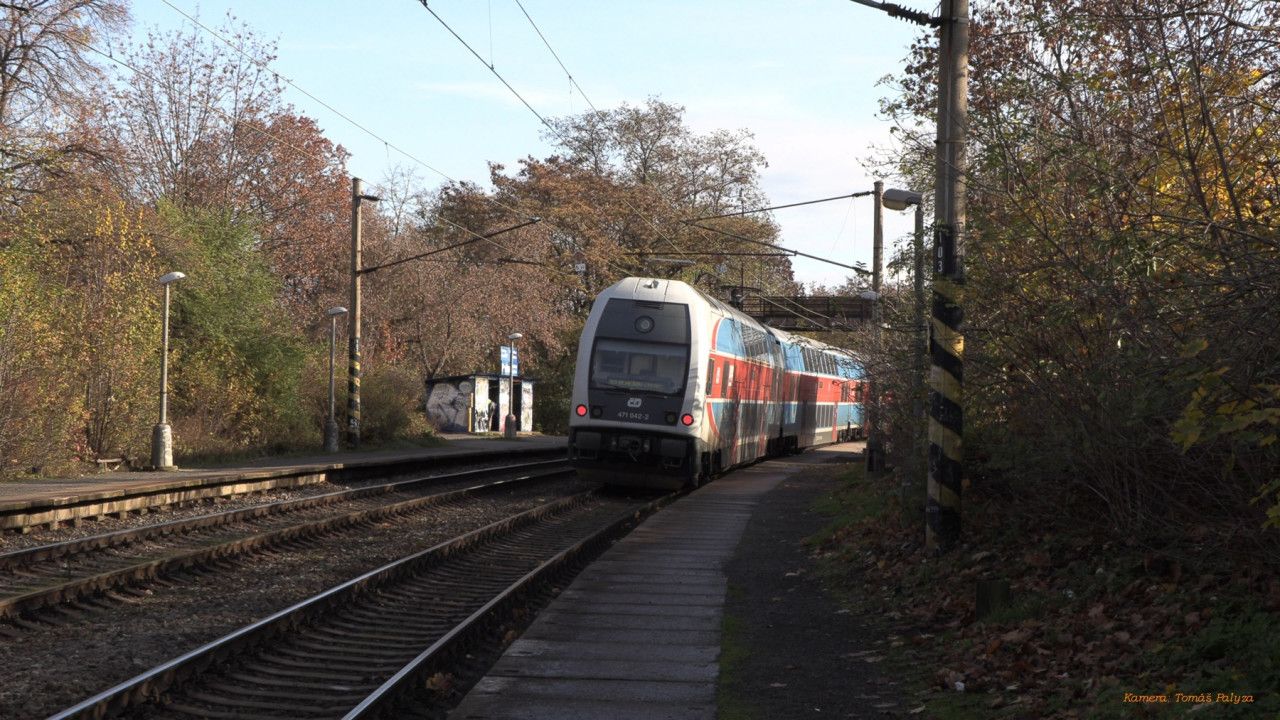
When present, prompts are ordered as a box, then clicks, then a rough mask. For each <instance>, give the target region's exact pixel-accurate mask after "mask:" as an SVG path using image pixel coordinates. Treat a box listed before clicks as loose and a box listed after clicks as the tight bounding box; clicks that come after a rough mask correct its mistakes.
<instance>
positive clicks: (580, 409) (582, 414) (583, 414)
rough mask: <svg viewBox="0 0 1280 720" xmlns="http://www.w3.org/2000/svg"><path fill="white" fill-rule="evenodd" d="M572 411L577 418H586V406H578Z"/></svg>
mask: <svg viewBox="0 0 1280 720" xmlns="http://www.w3.org/2000/svg"><path fill="white" fill-rule="evenodd" d="M573 411H574V412H576V413H578V417H586V416H587V406H586V405H579V406H578V407H576V408H574V410H573Z"/></svg>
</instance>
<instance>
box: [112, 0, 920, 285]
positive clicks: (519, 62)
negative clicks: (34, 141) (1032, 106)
mask: <svg viewBox="0 0 1280 720" xmlns="http://www.w3.org/2000/svg"><path fill="white" fill-rule="evenodd" d="M522 2H523V5H524V8H525V9H526V10H527V11H528V13H529V15H530V16H532V18H533V20H534V21H535V22H536V23H537V25H538V28H539V29H540V30H541V31H542V33H543V35H545V36H546V38H547V40H548V41H549V42H550V44H551V46H552V48H554V49H555V52H556V54H557V55H559V57H560V60H561V61H563V63H564V65H565V66H566V67H567V68H568V70H569V71H570V72H571V73H573V77H574V79H575V80H576V81H577V84H578V85H579V86H581V88H582V91H583V92H585V93H586V96H587V97H588V98H590V100H591V102H592V103H593V104H594V105H595V106H596V107H597V108H601V109H605V108H608V107H616V106H617V105H619V104H621V103H623V102H627V103H631V104H633V105H636V104H640V103H643V102H644V100H645V99H646V98H647V97H650V96H658V97H661V98H662V99H663V100H665V101H667V102H671V103H675V104H679V105H682V106H684V108H685V110H686V114H685V120H686V122H687V123H688V125H689V126H690V127H692V128H693V129H694V130H696V131H698V132H710V131H712V130H715V129H718V128H727V129H734V130H736V129H740V128H741V129H746V130H748V131H750V132H752V133H753V134H754V135H755V141H756V144H757V146H758V147H759V148H760V149H761V150H762V151H763V152H764V154H765V157H766V158H767V159H768V161H769V167H768V168H766V169H765V170H764V172H763V175H762V184H763V187H764V190H765V192H766V193H767V194H768V196H769V199H770V201H771V202H772V203H774V204H784V203H792V202H802V201H806V200H813V199H817V198H823V197H830V196H834V195H842V194H847V193H852V192H857V191H861V190H869V189H871V185H872V182H873V180H874V178H872V177H871V176H870V175H869V174H868V172H867V170H866V169H865V167H864V163H865V160H866V159H867V158H868V157H869V156H870V155H871V153H872V148H873V146H886V145H888V144H889V143H890V136H889V124H888V122H887V121H885V120H883V119H881V118H879V117H878V104H877V103H878V99H879V98H880V97H881V96H882V95H884V94H885V93H887V92H888V90H887V89H885V88H883V87H878V85H877V83H878V81H879V80H880V79H881V78H882V77H884V76H886V75H890V74H893V73H896V72H898V71H899V69H900V68H901V67H902V60H903V58H904V57H905V56H906V54H907V49H908V47H909V45H910V43H911V41H912V39H913V38H914V37H915V36H916V35H917V33H918V32H919V30H920V29H919V28H917V27H916V26H913V25H909V24H907V23H905V22H903V21H901V20H895V19H893V18H890V17H888V16H887V15H885V14H884V13H881V12H878V11H876V10H874V9H871V8H867V7H864V6H861V5H857V4H855V3H851V2H848V1H847V0H775V1H773V2H764V1H763V0H736V1H733V2H730V1H729V0H697V1H687V2H676V1H674V0H633V1H632V2H619V1H618V0H596V1H595V2H588V1H586V0H522ZM901 4H904V5H907V6H908V7H912V8H913V9H917V10H921V11H933V10H936V8H933V7H930V6H929V5H927V4H925V3H923V2H920V3H913V2H911V1H910V0H904V2H902V3H901ZM170 5H172V6H174V7H176V8H179V9H181V10H182V11H183V12H186V13H187V14H190V15H194V16H197V17H198V18H199V19H200V20H201V21H202V22H203V23H204V24H206V25H209V26H210V27H215V28H216V27H218V26H219V25H221V23H222V19H223V17H224V16H225V15H226V13H227V12H231V13H232V14H233V15H235V16H236V17H237V18H238V19H239V20H241V21H243V22H244V23H245V24H247V25H248V26H249V28H250V29H252V30H253V31H254V32H255V33H256V34H257V35H258V36H259V37H260V38H262V39H267V40H275V41H277V42H278V44H279V52H278V54H279V58H278V60H277V61H276V63H275V69H276V70H277V71H278V72H279V73H280V74H281V75H282V76H284V77H287V78H289V79H290V80H292V81H293V82H294V83H295V84H296V85H298V86H299V87H301V88H303V89H305V90H306V91H307V92H309V93H311V94H312V95H314V96H316V97H317V98H319V99H321V100H323V101H324V102H325V103H328V104H329V105H331V106H333V107H334V108H336V109H338V110H340V111H341V112H342V113H343V114H345V115H347V116H348V117H350V118H352V119H353V120H355V121H357V122H358V123H360V124H361V125H363V126H364V127H365V128H368V129H369V130H371V131H373V133H375V134H376V135H377V136H378V137H379V138H381V140H380V139H378V138H375V137H372V136H370V135H369V134H367V133H365V132H364V131H362V130H360V129H358V128H356V127H354V126H353V125H351V124H350V123H348V122H347V121H346V120H343V119H342V118H340V117H338V116H336V115H335V114H333V113H332V112H330V111H329V110H327V109H325V108H324V107H323V106H322V105H320V104H318V103H316V102H315V101H314V100H311V99H310V98H308V97H306V96H305V95H303V94H300V93H298V92H297V91H295V90H293V89H289V90H287V91H286V97H287V99H288V101H289V102H291V103H292V104H293V105H294V106H295V107H296V108H298V109H299V110H301V111H302V112H304V113H305V114H307V115H310V116H311V117H314V118H316V119H317V120H318V121H319V122H320V125H321V127H323V128H324V131H325V134H326V135H327V136H328V137H329V138H330V139H332V140H334V141H335V142H337V143H340V144H341V145H343V146H344V147H346V148H347V149H348V150H349V151H350V152H352V154H353V156H352V158H351V161H350V169H351V171H352V172H353V173H354V174H356V175H358V176H359V177H362V178H364V179H365V180H366V181H368V182H373V183H376V182H377V181H378V180H379V179H381V178H382V177H383V176H384V175H385V174H386V173H387V171H388V170H389V169H390V168H391V167H394V166H396V165H401V166H404V167H407V168H410V169H413V170H414V171H415V172H416V173H417V174H418V176H419V178H420V180H421V181H422V182H423V184H424V185H428V186H435V185H437V184H439V183H440V182H442V181H443V180H444V177H443V176H442V175H440V174H437V172H435V171H439V172H441V173H444V175H447V176H448V177H450V178H453V179H456V180H472V181H476V182H480V183H482V184H487V183H486V181H487V178H488V170H487V163H488V162H490V161H494V162H499V163H503V164H505V165H507V166H508V167H513V166H514V165H515V164H516V161H517V160H519V159H520V158H522V157H524V156H526V155H533V156H535V157H544V156H546V155H548V154H549V153H550V145H549V144H548V143H547V142H546V141H545V140H544V139H543V138H542V131H543V127H542V125H541V124H540V123H539V121H538V119H537V118H536V117H535V116H534V115H533V113H531V112H530V111H529V110H528V109H526V108H525V107H524V106H523V105H521V104H520V101H519V100H518V99H517V98H516V97H515V96H514V95H512V94H511V93H510V91H508V90H507V88H505V87H504V86H503V85H502V83H501V82H500V81H499V80H498V79H497V78H496V77H494V76H493V74H492V73H490V72H489V70H488V68H486V67H485V66H484V65H482V64H481V63H480V62H479V61H478V60H476V58H475V57H474V56H473V55H472V54H471V53H470V52H469V51H468V50H467V49H466V48H465V47H464V46H463V45H462V44H461V43H459V42H458V40H456V39H455V38H454V37H453V36H452V35H451V34H450V33H449V32H448V30H446V29H445V28H444V27H443V26H442V25H441V24H440V23H439V22H438V21H437V20H436V19H435V18H433V17H432V16H431V14H430V13H429V12H427V10H426V9H425V8H424V7H423V6H422V4H421V3H420V2H418V0H374V1H368V0H366V1H365V2H351V1H350V0H347V2H337V1H335V0H306V2H300V1H294V2H284V1H283V0H201V1H200V2H197V0H168V2H167V3H166V2H165V1H164V0H134V2H133V8H132V12H133V16H134V23H135V26H134V32H135V34H136V35H137V36H138V37H141V36H142V34H143V33H144V32H145V31H146V30H147V29H149V28H156V27H158V28H160V29H162V30H169V29H175V28H179V27H182V26H183V25H184V24H185V23H187V22H188V21H187V20H186V18H184V17H183V16H182V14H180V13H179V12H178V11H176V10H175V9H174V7H170ZM430 5H431V9H432V10H434V11H435V12H436V13H437V14H439V15H440V16H441V17H442V18H443V19H444V20H445V21H446V22H448V23H449V24H450V26H451V27H452V28H453V29H454V30H455V31H456V32H457V33H458V34H459V35H460V36H461V37H462V38H463V39H464V40H466V41H467V42H468V43H469V44H470V45H471V46H472V47H473V48H474V49H475V50H476V52H478V53H479V54H480V55H482V56H483V57H484V58H485V60H486V61H488V60H491V61H492V62H493V64H494V66H495V68H496V69H497V71H498V72H499V73H501V74H502V76H503V77H504V78H505V79H506V80H507V81H508V82H509V83H511V85H512V86H514V87H515V88H516V90H518V91H519V92H520V94H521V95H523V96H524V97H525V99H526V100H527V101H528V102H529V103H530V104H531V105H532V106H533V107H534V108H535V109H536V110H537V111H538V112H539V113H540V114H542V115H543V116H544V117H550V116H561V115H567V114H572V113H579V112H582V111H584V110H586V109H588V105H587V103H586V101H585V100H584V99H583V96H582V95H581V94H580V93H579V92H578V90H577V89H575V88H573V87H572V85H571V83H570V82H569V79H568V78H567V77H566V75H565V73H564V71H563V70H561V68H560V66H559V65H558V64H557V62H556V60H555V58H554V57H552V55H551V53H550V52H548V50H547V49H546V46H545V45H543V42H542V40H541V39H539V37H538V35H537V33H536V32H535V31H534V29H533V27H532V26H531V25H530V24H529V21H528V20H527V19H526V18H525V16H524V14H523V13H522V12H521V10H520V6H518V5H517V4H516V2H515V0H434V1H433V2H431V3H430ZM384 140H385V141H386V142H385V143H384V142H383V141H384ZM388 144H389V145H392V146H395V147H397V148H400V149H401V150H404V151H406V152H407V153H409V154H410V155H412V156H413V157H414V158H416V160H417V161H421V162H423V163H426V164H428V165H430V166H431V167H432V168H434V171H433V170H430V169H427V168H425V167H423V166H422V165H420V164H418V163H417V162H415V160H411V159H408V158H406V157H405V156H404V155H401V154H400V153H398V152H396V151H395V150H393V149H392V148H390V147H388ZM925 191H926V192H929V191H930V189H928V188H926V189H925ZM774 217H775V219H776V220H777V221H778V223H779V224H780V226H781V227H782V242H781V244H782V245H783V246H785V247H789V248H793V249H796V250H800V251H802V252H807V253H811V254H814V255H819V256H822V257H829V258H831V259H834V260H838V261H841V262H846V263H853V262H855V261H863V262H865V263H867V265H868V266H869V265H870V263H871V219H872V207H871V201H870V199H869V198H862V199H856V200H843V201H836V202H831V203H825V204H821V205H814V206H809V207H806V208H796V209H788V210H780V211H778V212H776V213H775V216H774ZM910 229H911V219H910V217H909V215H908V214H906V213H894V212H891V211H886V213H885V237H886V242H887V243H888V242H892V241H893V240H894V239H897V238H899V237H903V236H905V235H906V234H907V233H909V232H910ZM794 266H795V269H796V276H797V278H798V279H799V280H801V281H804V282H820V283H824V284H838V283H840V282H842V281H843V280H844V276H845V272H844V271H842V270H841V269H840V268H838V267H835V266H832V265H825V264H822V263H818V262H816V261H809V260H804V259H801V258H797V259H795V261H794Z"/></svg>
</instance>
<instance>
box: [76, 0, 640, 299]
mask: <svg viewBox="0 0 1280 720" xmlns="http://www.w3.org/2000/svg"><path fill="white" fill-rule="evenodd" d="M161 2H163V3H164V4H165V5H167V6H169V7H170V8H171V9H173V11H174V12H177V13H178V14H179V15H182V16H183V17H184V18H186V19H187V21H189V22H190V23H191V24H192V25H194V26H195V27H197V28H199V29H200V30H203V31H204V32H206V33H208V34H210V35H212V36H213V37H215V38H217V39H218V40H219V41H221V42H222V43H223V44H224V45H226V46H227V47H229V48H231V49H232V50H234V51H235V52H237V53H239V54H240V55H241V56H243V57H244V58H246V59H247V60H249V61H250V62H252V63H253V64H254V65H257V66H258V67H261V68H262V69H264V70H267V71H269V72H271V73H272V74H273V76H275V77H277V78H279V79H280V80H281V81H282V82H284V83H285V84H286V85H288V86H289V87H291V88H293V89H295V90H297V91H298V92H299V93H301V94H303V95H305V96H306V97H307V98H309V99H311V100H313V101H314V102H316V103H318V104H319V105H321V106H322V107H324V108H325V109H327V110H329V111H330V112H332V113H333V114H335V115H337V116H338V117H340V118H342V119H343V120H345V121H346V122H348V123H350V124H351V125H352V126H353V127H355V128H356V129H358V130H360V131H361V132H364V133H365V134H366V135H368V136H370V137H372V138H373V139H375V140H377V141H378V142H380V143H382V144H383V146H384V147H386V148H387V149H388V150H394V151H395V152H397V153H399V154H400V155H402V156H403V157H405V158H406V159H408V160H410V161H412V162H414V163H416V164H418V165H420V166H421V167H423V168H425V169H427V170H429V171H431V172H433V173H435V174H436V175H439V176H440V177H442V178H444V179H445V180H447V181H448V182H450V183H453V184H454V185H457V184H459V183H458V181H457V180H456V179H454V178H453V177H452V176H450V175H449V174H448V173H446V172H444V171H443V170H440V169H439V168H437V167H435V166H433V165H431V164H430V163H428V162H426V161H424V160H422V159H421V158H419V157H417V156H416V155H414V154H413V153H410V152H409V151H407V150H405V149H404V148H402V147H400V146H398V145H396V144H395V143H392V142H391V141H389V140H387V139H386V138H383V137H382V136H380V135H378V134H377V133H376V132H374V131H373V130H370V129H369V128H368V127H366V126H364V125H363V124H361V123H360V122H358V121H356V120H355V119H353V118H352V117H350V116H349V115H347V114H346V113H344V112H342V111H341V110H338V109H337V108H335V107H334V106H333V105H331V104H330V103H328V102H326V101H324V100H323V99H321V98H319V97H317V96H316V95H315V94H313V93H311V92H309V91H307V90H306V89H305V88H303V87H302V86H300V85H298V84H297V83H295V82H293V80H291V79H290V78H288V77H285V76H283V75H281V74H279V73H278V72H276V71H275V70H273V69H272V68H271V67H270V66H268V65H266V64H264V63H262V62H260V61H259V60H258V59H257V58H255V57H253V56H252V55H249V54H248V53H246V52H245V51H244V49H243V48H241V47H240V46H238V45H236V44H235V43H233V42H232V41H231V40H229V39H227V38H226V37H224V36H223V35H222V34H221V33H219V32H218V31H217V30H214V29H213V28H210V27H209V26H207V25H205V24H204V23H202V22H200V20H199V19H197V18H195V17H193V16H192V15H191V14H190V13H188V12H186V11H184V10H183V9H181V8H179V7H177V6H176V5H174V4H173V3H172V2H170V0H161ZM423 4H424V6H425V4H426V3H425V2H424V3H423ZM427 9H428V11H430V8H427ZM432 15H435V13H434V12H432ZM437 18H438V16H437ZM442 22H443V21H442ZM446 27H447V25H446ZM450 32H452V29H450ZM454 35H455V37H456V36H457V34H456V33H454ZM459 40H461V38H459ZM78 42H79V41H78ZM80 44H81V45H83V46H85V47H87V48H89V49H90V50H93V51H94V52H96V53H98V54H99V55H102V56H103V57H106V58H108V59H110V60H112V61H113V62H116V63H118V64H120V65H123V66H124V67H127V68H129V69H130V70H131V71H133V72H135V73H139V74H142V75H143V76H145V77H150V76H148V75H147V74H146V73H143V72H142V71H140V70H139V69H137V68H135V67H133V66H131V65H129V64H128V63H125V62H123V61H121V60H119V59H118V58H116V57H114V56H113V55H111V54H110V53H104V52H103V51H101V50H99V49H97V48H96V47H93V46H91V45H89V44H88V43H85V42H80ZM464 44H465V43H464ZM467 48H468V50H471V52H472V54H473V55H476V57H477V58H479V55H478V54H476V53H475V51H474V50H473V49H471V48H470V46H467ZM480 59H481V62H483V58H480ZM150 79H152V80H155V78H150ZM504 82H505V81H504ZM513 91H514V89H513ZM526 106H528V104H527V103H526ZM211 108H212V109H213V110H214V111H215V112H217V113H219V114H220V115H222V116H223V117H226V118H227V119H229V120H230V119H232V118H230V117H229V116H227V114H226V113H224V112H222V111H221V109H220V108H217V107H214V106H211ZM529 109H530V110H532V109H533V108H532V107H530V108H529ZM534 114H535V115H537V113H536V111H535V113H534ZM538 118H539V120H542V121H543V123H544V124H545V123H546V121H545V120H543V118H542V116H541V115H538ZM255 129H257V128H255ZM258 130H259V132H261V133H263V134H264V135H265V136H267V137H270V138H271V139H273V140H276V141H277V142H280V143H281V144H284V145H286V146H288V147H290V148H292V149H293V150H295V151H297V152H299V153H302V154H306V151H305V150H303V149H302V148H299V147H297V146H296V145H292V144H290V143H288V142H287V141H285V140H283V139H281V138H279V137H277V136H275V135H273V134H271V133H270V132H267V131H265V130H261V129H258ZM483 198H484V200H485V201H486V202H488V203H490V204H492V205H494V206H496V207H500V208H502V209H504V210H506V211H507V212H510V213H512V214H513V215H516V216H518V217H524V218H526V219H532V218H533V217H534V216H532V215H529V214H528V213H525V212H522V211H520V210H518V209H516V208H514V207H511V206H510V205H508V204H506V203H504V202H502V201H501V200H498V199H497V198H495V197H493V196H491V195H489V194H488V193H485V194H484V196H483ZM437 219H438V220H439V221H440V222H441V223H443V224H445V225H448V226H450V227H453V228H455V229H457V230H460V231H462V232H464V233H466V234H468V235H471V236H472V237H473V238H475V239H476V240H484V241H485V242H488V243H489V244H490V245H493V246H494V247H496V248H498V249H501V250H509V249H510V248H507V247H505V246H503V245H501V244H500V243H496V242H493V241H492V240H490V239H488V238H484V237H482V235H481V234H480V233H478V232H476V231H474V230H471V229H470V228H466V227H463V226H461V225H459V224H457V223H455V222H453V221H451V220H449V219H448V218H445V217H443V216H437ZM541 221H542V222H546V223H547V225H548V226H550V227H554V228H557V229H559V230H561V231H562V232H564V233H565V235H566V236H567V239H568V240H569V242H570V243H571V244H572V245H574V247H575V248H576V249H577V250H579V251H582V248H581V246H579V245H578V243H577V242H576V241H574V240H573V238H572V233H570V232H569V231H568V230H566V229H565V228H563V227H560V226H559V225H557V224H555V223H554V222H550V221H548V220H546V218H541ZM535 264H537V263H535ZM541 264H542V265H543V266H544V267H546V268H547V269H549V270H552V271H553V272H556V273H558V274H561V275H566V274H569V273H566V272H564V271H563V270H561V269H559V268H555V267H552V266H550V265H547V264H546V263H541ZM608 265H609V266H610V267H611V269H613V270H615V271H620V272H625V270H624V269H622V268H620V266H617V265H615V264H614V263H612V262H608Z"/></svg>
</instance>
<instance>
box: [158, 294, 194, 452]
mask: <svg viewBox="0 0 1280 720" xmlns="http://www.w3.org/2000/svg"><path fill="white" fill-rule="evenodd" d="M184 277H186V274H185V273H180V272H171V273H167V274H165V275H164V276H162V277H161V278H160V285H161V286H162V287H164V311H163V321H162V324H161V328H162V329H161V331H160V421H159V422H157V423H156V425H155V427H154V428H152V429H151V469H152V470H173V469H174V465H173V430H172V429H170V428H169V285H171V284H173V283H175V282H177V281H179V280H181V279H182V278H184Z"/></svg>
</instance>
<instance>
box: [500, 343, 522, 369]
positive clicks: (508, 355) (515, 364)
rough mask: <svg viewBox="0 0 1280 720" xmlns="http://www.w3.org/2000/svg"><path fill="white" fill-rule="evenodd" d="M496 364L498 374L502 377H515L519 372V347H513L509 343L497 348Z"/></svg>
mask: <svg viewBox="0 0 1280 720" xmlns="http://www.w3.org/2000/svg"><path fill="white" fill-rule="evenodd" d="M498 365H499V366H500V367H501V370H499V373H498V374H500V375H502V376H503V377H515V376H518V375H519V374H520V348H513V347H511V346H510V345H503V346H501V347H500V348H499V349H498Z"/></svg>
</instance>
